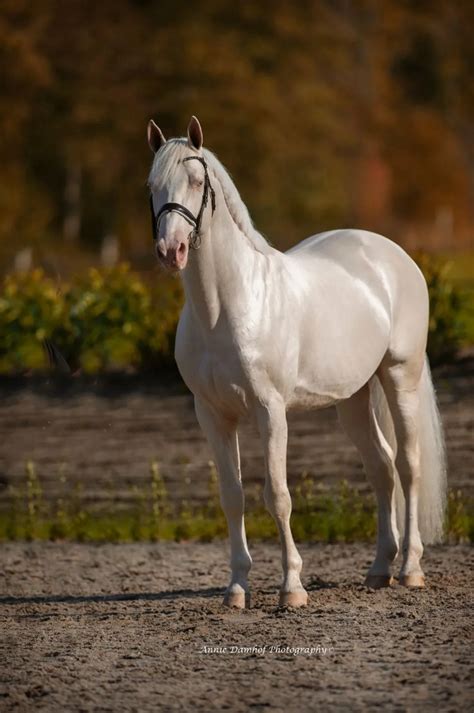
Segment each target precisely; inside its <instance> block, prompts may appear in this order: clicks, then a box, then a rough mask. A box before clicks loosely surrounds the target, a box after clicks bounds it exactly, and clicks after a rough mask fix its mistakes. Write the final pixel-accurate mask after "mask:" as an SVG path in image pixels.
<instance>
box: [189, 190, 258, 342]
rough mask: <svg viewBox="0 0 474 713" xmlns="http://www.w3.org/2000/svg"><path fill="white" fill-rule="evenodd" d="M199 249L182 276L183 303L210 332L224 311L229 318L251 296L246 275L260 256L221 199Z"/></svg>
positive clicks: (249, 283)
mask: <svg viewBox="0 0 474 713" xmlns="http://www.w3.org/2000/svg"><path fill="white" fill-rule="evenodd" d="M219 198H220V200H218V204H217V205H218V207H217V209H216V212H215V214H214V217H213V219H212V221H211V227H210V228H209V230H208V231H207V232H206V233H205V234H203V235H202V238H201V246H200V247H199V249H198V250H195V251H193V252H192V254H191V255H190V256H189V263H188V266H187V268H186V270H185V271H184V273H183V282H184V289H185V293H186V300H187V301H188V302H189V303H190V304H191V306H192V308H193V312H194V314H195V315H196V317H197V318H198V319H199V321H200V323H201V326H202V327H203V328H204V329H209V330H212V329H214V327H215V325H216V324H217V321H218V319H219V317H220V316H221V315H222V313H223V312H224V313H225V314H227V315H228V316H231V313H232V311H234V310H235V309H236V308H238V306H239V305H242V303H243V302H245V300H246V298H247V297H249V296H250V290H251V289H252V284H251V282H250V281H249V279H248V276H249V275H255V269H256V266H257V263H258V262H259V261H261V259H262V257H263V256H262V255H261V254H260V253H258V252H257V251H256V250H255V248H254V247H253V245H252V243H251V241H250V240H249V239H248V238H247V237H246V236H245V235H243V233H242V232H241V231H240V230H239V228H238V227H237V225H236V224H235V222H234V221H233V219H232V217H231V215H230V213H229V211H228V209H227V206H226V205H225V201H224V199H223V196H219Z"/></svg>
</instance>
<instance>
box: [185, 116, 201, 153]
mask: <svg viewBox="0 0 474 713" xmlns="http://www.w3.org/2000/svg"><path fill="white" fill-rule="evenodd" d="M188 144H189V145H190V147H191V148H192V149H196V150H197V151H199V149H200V148H201V147H202V144H203V136H202V129H201V124H200V123H199V121H198V120H197V118H196V117H195V116H192V117H191V121H190V122H189V126H188Z"/></svg>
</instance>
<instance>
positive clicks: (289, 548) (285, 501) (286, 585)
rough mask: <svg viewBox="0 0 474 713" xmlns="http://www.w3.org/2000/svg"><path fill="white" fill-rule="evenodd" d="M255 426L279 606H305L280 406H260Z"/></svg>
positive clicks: (283, 416) (277, 403)
mask: <svg viewBox="0 0 474 713" xmlns="http://www.w3.org/2000/svg"><path fill="white" fill-rule="evenodd" d="M257 423H258V427H259V431H260V436H261V438H262V442H263V448H264V453H265V466H266V479H265V490H264V497H265V504H266V506H267V508H268V510H269V511H270V513H271V515H272V516H273V518H274V520H275V522H276V524H277V527H278V531H279V534H280V541H281V546H282V567H283V582H282V586H281V590H280V605H281V606H283V605H287V606H292V607H301V606H305V605H306V604H307V602H308V595H307V593H306V591H305V590H304V588H303V585H302V584H301V580H300V573H301V567H302V560H301V557H300V555H299V552H298V550H297V549H296V545H295V542H294V540H293V535H292V534H291V528H290V515H291V497H290V493H289V490H288V484H287V479H286V449H287V442H288V426H287V421H286V409H285V405H284V403H283V402H281V401H276V402H273V403H272V404H271V405H268V406H260V407H259V408H258V409H257Z"/></svg>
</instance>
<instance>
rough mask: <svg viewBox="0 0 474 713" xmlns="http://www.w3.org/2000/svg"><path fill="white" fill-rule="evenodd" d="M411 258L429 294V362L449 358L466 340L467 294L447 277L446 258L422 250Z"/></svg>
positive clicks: (443, 360)
mask: <svg viewBox="0 0 474 713" xmlns="http://www.w3.org/2000/svg"><path fill="white" fill-rule="evenodd" d="M415 259H416V262H417V263H418V265H419V267H420V269H421V270H422V272H423V274H424V276H425V279H426V282H427V285H428V292H429V296H430V324H429V334H428V355H429V357H430V361H431V363H432V364H439V363H442V362H445V361H449V360H451V359H452V358H453V357H454V356H455V355H456V353H457V352H458V351H459V349H460V347H461V346H463V344H465V343H466V340H467V337H468V332H467V320H468V317H469V312H468V309H469V306H468V298H467V295H466V293H465V292H464V290H463V289H462V288H460V287H458V286H456V285H455V284H454V283H453V282H452V281H451V280H450V279H449V270H450V263H449V262H447V261H445V260H441V259H439V258H436V257H434V256H431V255H428V254H426V253H419V254H418V255H416V257H415Z"/></svg>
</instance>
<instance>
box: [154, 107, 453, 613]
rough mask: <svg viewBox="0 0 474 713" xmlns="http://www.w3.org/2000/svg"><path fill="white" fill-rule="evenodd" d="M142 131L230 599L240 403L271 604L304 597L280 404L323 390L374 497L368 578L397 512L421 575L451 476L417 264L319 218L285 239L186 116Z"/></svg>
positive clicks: (241, 557)
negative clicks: (264, 521)
mask: <svg viewBox="0 0 474 713" xmlns="http://www.w3.org/2000/svg"><path fill="white" fill-rule="evenodd" d="M148 142H149V145H150V147H151V149H152V151H153V152H154V154H155V157H154V161H153V166H152V169H151V173H150V177H149V186H150V191H151V197H150V201H151V208H152V220H153V232H154V235H153V237H154V239H155V241H156V250H157V255H158V258H159V260H160V262H161V263H162V264H163V265H164V266H165V267H166V268H168V269H170V270H177V271H181V275H182V279H183V283H184V290H185V295H186V303H185V305H184V308H183V311H182V314H181V317H180V320H179V325H178V330H177V334H176V350H175V357H176V361H177V363H178V367H179V370H180V372H181V374H182V377H183V379H184V381H185V382H186V384H187V385H188V387H189V388H190V390H191V391H192V392H193V394H194V401H195V408H196V414H197V418H198V420H199V423H200V425H201V427H202V429H203V431H204V433H205V435H206V437H207V439H208V441H209V444H210V446H211V448H212V450H213V453H214V457H215V460H216V464H217V467H218V471H219V477H220V492H221V502H222V507H223V509H224V512H225V515H226V518H227V523H228V528H229V535H230V544H231V579H230V584H229V586H228V588H227V590H226V594H225V598H224V604H226V605H228V606H235V607H239V608H243V607H245V606H248V604H249V598H250V595H249V588H248V582H247V576H248V573H249V570H250V566H251V563H252V560H251V558H250V554H249V551H248V547H247V541H246V535H245V526H244V495H243V490H242V482H241V474H240V462H239V445H238V437H237V428H238V424H239V421H240V419H242V418H243V417H248V416H250V417H251V418H252V419H253V420H254V422H255V423H256V425H257V427H258V430H259V433H260V436H261V440H262V445H263V449H264V454H265V466H266V480H265V489H264V496H265V503H266V505H267V507H268V509H269V511H270V512H271V514H272V516H273V517H274V519H275V521H276V524H277V526H278V531H279V534H280V539H281V545H282V566H283V582H282V585H281V590H280V604H281V605H288V606H303V605H305V604H306V603H307V593H306V591H305V590H304V588H303V585H302V583H301V580H300V573H301V567H302V560H301V557H300V555H299V553H298V550H297V549H296V546H295V543H294V540H293V536H292V533H291V528H290V513H291V499H290V494H289V491H288V486H287V477H286V450H287V419H286V413H287V410H288V409H294V408H303V409H313V408H322V407H325V406H329V405H330V404H337V411H338V415H339V419H340V421H341V424H342V426H343V428H344V429H345V431H346V432H347V433H348V435H349V436H350V438H351V439H352V441H353V442H354V444H355V445H356V447H357V448H358V450H359V452H360V455H361V457H362V460H363V463H364V466H365V470H366V473H367V476H368V479H369V480H370V482H371V483H372V485H373V487H374V489H375V493H376V497H377V504H378V533H377V552H376V557H375V560H374V562H373V564H372V566H371V567H370V569H369V572H368V574H367V577H366V584H367V586H369V587H373V588H378V587H385V586H389V585H390V584H391V583H392V581H393V580H392V577H391V574H390V568H391V565H392V562H393V561H394V559H395V557H396V556H397V554H398V549H399V539H400V535H399V529H400V528H402V527H403V528H404V538H403V561H402V565H401V570H400V574H399V583H400V584H403V585H405V586H407V587H422V586H423V585H424V576H423V572H422V570H421V567H420V558H421V556H422V553H423V545H422V540H423V541H424V542H425V543H429V542H435V541H437V540H439V539H440V538H441V537H442V530H443V513H444V503H445V488H446V486H445V465H444V449H443V438H442V431H441V427H440V422H439V416H438V411H437V407H436V400H435V396H434V391H433V386H432V382H431V377H430V371H429V366H428V362H427V359H426V357H425V349H426V338H427V330H428V292H427V287H426V283H425V280H424V278H423V275H422V274H421V272H420V270H419V269H418V267H417V266H416V265H415V263H414V262H413V261H412V260H411V258H410V257H409V256H408V255H407V254H406V253H405V252H404V251H403V250H402V249H401V248H400V247H399V246H398V245H396V244H395V243H393V242H391V241H390V240H388V239H386V238H384V237H382V236H380V235H376V234H374V233H369V232H366V231H363V230H333V231H330V232H327V233H322V234H320V235H315V236H313V237H310V238H308V239H307V240H305V241H303V242H302V243H300V244H298V245H297V246H295V247H293V248H291V250H288V251H287V252H286V253H281V252H280V251H278V250H276V249H274V248H273V247H271V246H270V245H269V244H268V243H267V242H266V240H265V239H264V238H263V237H262V235H260V234H259V233H258V232H257V231H256V230H255V229H254V227H253V225H252V222H251V220H250V217H249V214H248V211H247V209H246V207H245V205H244V203H243V202H242V200H241V198H240V196H239V194H238V192H237V189H236V187H235V186H234V184H233V182H232V180H231V178H230V176H229V174H228V173H227V172H226V170H225V169H224V167H223V166H222V165H221V163H220V162H219V161H218V159H217V158H216V157H215V156H214V155H213V154H212V153H211V152H210V151H208V150H206V149H203V134H202V129H201V126H200V124H199V122H198V120H197V119H196V118H195V117H192V119H191V121H190V123H189V126H188V136H187V138H186V139H183V138H181V139H171V140H169V141H166V140H165V138H164V136H163V134H162V132H161V130H160V129H159V128H158V126H157V125H156V124H155V123H154V122H153V121H150V123H149V125H148ZM192 248H194V249H192ZM397 474H398V477H399V480H400V483H401V489H400V488H399V486H398V485H397V483H398V478H397ZM396 490H397V491H399V492H400V493H401V491H403V495H404V498H403V496H402V501H401V502H402V505H403V499H404V510H405V512H404V518H403V517H400V512H399V507H398V504H399V498H398V495H397V497H395V492H396ZM397 514H398V516H397ZM397 521H398V526H397ZM420 531H421V535H420Z"/></svg>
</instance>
